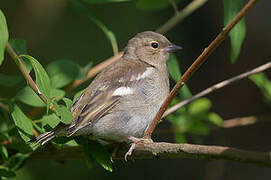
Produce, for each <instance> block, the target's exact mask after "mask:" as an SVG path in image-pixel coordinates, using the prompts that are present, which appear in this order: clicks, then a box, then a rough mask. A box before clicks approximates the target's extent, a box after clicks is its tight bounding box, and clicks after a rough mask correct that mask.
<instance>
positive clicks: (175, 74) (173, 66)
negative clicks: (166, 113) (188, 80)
mask: <svg viewBox="0 0 271 180" xmlns="http://www.w3.org/2000/svg"><path fill="white" fill-rule="evenodd" d="M168 72H169V74H170V77H171V78H172V79H173V80H174V81H175V82H178V81H179V80H180V79H181V76H182V73H181V69H180V65H179V62H178V59H177V57H176V56H175V55H174V54H171V55H170V57H169V60H168ZM180 96H181V99H187V98H190V97H191V96H192V94H191V92H190V90H189V88H188V87H187V85H184V86H183V87H182V88H181V90H180Z"/></svg>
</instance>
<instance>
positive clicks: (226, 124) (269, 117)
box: [221, 114, 271, 128]
mask: <svg viewBox="0 0 271 180" xmlns="http://www.w3.org/2000/svg"><path fill="white" fill-rule="evenodd" d="M270 121H271V114H265V115H259V116H247V117H238V118H233V119H229V120H225V121H223V123H222V126H221V127H222V128H234V127H239V126H248V125H253V124H256V123H263V122H270Z"/></svg>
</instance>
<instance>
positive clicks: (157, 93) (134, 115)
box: [81, 84, 168, 142]
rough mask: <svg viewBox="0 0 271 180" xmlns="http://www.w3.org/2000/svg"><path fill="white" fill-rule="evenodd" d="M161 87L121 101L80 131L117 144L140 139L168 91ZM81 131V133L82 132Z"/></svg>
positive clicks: (142, 90)
mask: <svg viewBox="0 0 271 180" xmlns="http://www.w3.org/2000/svg"><path fill="white" fill-rule="evenodd" d="M161 89H162V88H161V87H160V88H159V87H157V86H156V87H155V88H152V87H151V86H150V84H149V86H148V88H145V89H144V88H143V89H141V90H140V92H138V93H137V96H134V97H127V99H129V100H126V99H122V101H121V104H119V105H118V107H116V109H114V112H113V113H109V114H107V115H105V116H104V117H102V118H101V119H99V120H98V121H96V122H94V123H93V124H91V125H89V126H86V127H85V128H83V129H82V131H84V132H88V133H89V132H91V135H92V136H93V137H94V138H97V139H99V138H100V139H105V140H112V141H117V142H123V141H127V137H128V136H133V137H137V138H141V137H142V136H143V134H144V132H145V131H146V129H147V128H148V126H149V125H150V124H151V122H152V120H153V119H154V117H155V115H156V113H157V112H158V110H159V109H160V106H161V105H162V103H163V101H164V100H165V99H166V97H167V95H168V91H161ZM82 131H81V132H82Z"/></svg>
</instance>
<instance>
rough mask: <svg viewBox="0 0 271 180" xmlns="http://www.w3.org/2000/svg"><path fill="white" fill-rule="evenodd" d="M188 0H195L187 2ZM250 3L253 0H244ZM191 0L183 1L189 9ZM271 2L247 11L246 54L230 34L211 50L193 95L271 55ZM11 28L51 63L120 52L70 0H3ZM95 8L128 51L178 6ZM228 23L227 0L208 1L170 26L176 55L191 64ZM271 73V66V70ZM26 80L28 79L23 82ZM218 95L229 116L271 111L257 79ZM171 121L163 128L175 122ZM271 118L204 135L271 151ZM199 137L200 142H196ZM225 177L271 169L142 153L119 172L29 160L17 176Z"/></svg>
mask: <svg viewBox="0 0 271 180" xmlns="http://www.w3.org/2000/svg"><path fill="white" fill-rule="evenodd" d="M186 2H188V1H186ZM244 2H247V1H244ZM184 4H185V3H180V4H179V6H180V7H181V8H182V7H183V6H184ZM270 7H271V2H270V1H259V2H258V3H257V4H256V5H255V6H254V7H253V9H251V10H250V12H249V13H248V15H247V16H246V24H247V34H246V38H245V40H244V44H243V48H242V51H241V54H240V56H239V58H238V60H237V62H236V63H234V64H231V62H230V59H229V55H230V44H229V40H228V39H227V40H226V41H225V42H224V43H222V45H221V46H220V47H218V49H217V50H216V51H215V52H214V53H213V54H212V55H211V56H210V57H209V59H208V61H207V62H206V63H204V64H203V65H202V67H201V68H200V69H199V70H198V71H197V72H196V73H195V74H194V75H193V77H192V78H191V79H190V80H189V81H188V83H187V84H188V86H189V88H190V90H191V91H192V93H193V94H195V93H197V92H199V91H200V90H203V89H205V88H207V87H209V86H210V85H213V84H215V83H217V82H220V81H222V80H224V79H227V78H230V77H232V76H235V75H237V74H240V73H242V72H244V71H247V70H249V69H252V68H254V67H257V66H259V65H261V64H263V63H265V62H267V61H268V60H270V59H271V55H270V48H271V35H270V32H271V25H270V13H269V12H270ZM0 8H1V10H2V11H3V12H4V14H5V16H6V18H7V23H8V27H9V33H10V38H22V39H25V40H26V41H27V46H28V52H29V54H31V55H32V56H34V57H36V58H37V59H38V60H39V61H40V62H41V63H42V64H43V65H46V64H47V63H49V62H51V61H53V60H56V59H59V58H66V59H71V60H73V61H76V62H77V63H79V64H81V65H82V66H83V65H86V64H87V63H88V62H89V61H93V62H94V63H95V64H97V63H99V62H101V61H103V60H105V59H107V58H108V57H111V56H112V49H111V46H110V43H109V41H108V40H107V39H106V37H105V36H104V34H103V32H102V31H100V29H98V27H97V26H96V25H95V24H93V23H92V22H91V21H90V20H89V19H87V18H86V17H84V16H81V15H79V14H78V13H77V12H76V11H74V9H73V8H72V6H71V5H70V4H69V2H68V1H66V0H55V1H44V0H1V1H0ZM89 9H90V10H91V12H92V13H94V14H96V15H97V16H99V17H100V18H101V19H102V21H103V22H104V23H105V24H106V25H107V26H108V27H110V29H111V30H112V31H113V32H114V33H115V35H116V38H117V40H118V44H119V48H120V50H121V49H122V48H123V47H124V46H125V45H126V42H127V41H128V40H129V39H130V38H131V37H133V36H134V35H135V34H136V33H138V32H141V31H145V30H155V29H157V28H158V27H159V26H160V25H162V24H163V23H164V22H166V21H167V20H168V19H169V18H170V17H171V16H172V15H173V10H172V8H171V7H168V8H165V9H163V10H160V11H141V10H137V9H136V8H135V4H134V2H125V3H110V4H105V5H104V4H103V5H90V6H89ZM222 28H223V7H222V1H221V0H220V1H215V0H209V1H208V2H207V3H206V4H205V5H204V6H203V7H202V8H200V9H199V10H197V11H196V12H195V13H193V14H192V15H191V16H190V17H188V18H186V19H185V20H184V21H183V22H182V23H179V24H178V25H176V26H175V27H174V28H173V29H172V30H170V31H169V32H167V33H166V36H167V37H168V38H169V39H170V40H171V41H172V42H174V43H175V44H178V45H181V46H183V47H184V50H183V51H182V52H178V53H177V54H176V55H177V56H178V59H179V61H180V64H181V69H182V71H184V70H185V69H187V67H188V66H189V65H190V64H191V63H192V62H193V61H194V60H195V58H196V57H197V56H198V55H199V54H200V53H201V52H202V51H203V50H204V48H205V47H207V46H208V44H209V43H210V42H211V41H212V40H213V39H214V38H215V36H216V35H217V34H218V33H219V32H220V30H221V29H222ZM0 71H1V72H3V73H6V74H19V71H18V69H17V67H16V66H15V64H14V63H13V61H11V60H5V61H4V63H3V65H2V66H1V67H0ZM269 74H270V73H269ZM23 86H24V83H22V84H21V87H23ZM19 88H20V87H17V88H14V89H10V88H3V87H1V89H0V94H1V96H2V97H3V96H4V97H12V96H14V95H15V94H16V92H17V91H18V89H19ZM208 98H210V99H211V100H212V104H213V106H212V111H214V112H216V113H218V114H219V115H221V116H222V118H223V119H225V120H226V119H230V118H235V117H241V116H249V115H259V114H266V113H268V112H269V111H270V108H269V107H268V106H267V105H266V104H265V103H264V102H263V96H262V94H261V93H260V91H259V90H258V88H257V87H256V86H255V85H254V84H253V83H252V82H251V81H250V80H247V79H246V80H242V81H239V82H237V83H234V84H232V85H230V86H228V87H225V88H223V89H220V90H218V91H216V92H214V93H212V94H211V95H209V96H208ZM168 126H169V123H167V122H164V123H163V124H162V125H160V126H159V128H167V127H168ZM270 129H271V123H262V124H257V125H253V126H246V127H238V128H231V129H216V130H213V131H211V133H210V134H209V135H208V136H206V137H202V138H203V142H204V144H206V145H224V146H231V147H237V148H243V149H247V150H255V151H270V149H271V143H270V138H269V137H270V135H271V133H270ZM171 137H172V134H170V133H169V134H160V135H159V136H158V138H157V136H156V137H155V139H156V140H157V141H158V140H160V141H162V140H163V141H173V140H172V138H171ZM190 143H193V142H190ZM75 178H76V179H77V178H79V179H90V178H97V179H105V178H112V179H120V178H123V179H124V178H125V179H127V178H129V179H150V178H153V179H177V178H178V179H180V178H183V179H184V178H185V179H206V180H207V179H208V180H209V179H211V180H216V179H223V180H235V179H236V180H237V179H238V180H240V179H246V180H250V179H251V180H252V179H261V180H265V179H266V180H267V179H268V180H269V179H270V178H271V170H270V169H269V168H264V167H260V166H256V165H246V164H239V163H233V162H225V161H216V162H208V161H200V160H190V159H187V160H186V159H177V160H136V161H130V162H128V163H125V162H123V161H116V162H115V163H114V171H113V173H109V172H107V171H105V170H104V169H103V168H102V167H100V166H98V165H96V166H94V168H92V169H88V168H87V167H86V165H85V162H84V161H80V160H78V161H68V162H64V163H58V162H53V161H34V160H32V161H28V162H27V165H26V166H25V167H24V168H23V169H22V170H20V171H19V172H18V175H17V177H16V178H14V179H20V180H32V179H33V180H36V179H39V180H43V179H44V180H45V179H65V180H69V179H75Z"/></svg>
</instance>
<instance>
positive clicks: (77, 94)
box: [72, 89, 85, 103]
mask: <svg viewBox="0 0 271 180" xmlns="http://www.w3.org/2000/svg"><path fill="white" fill-rule="evenodd" d="M84 91H85V90H84V89H83V90H81V91H78V92H77V93H75V95H74V96H73V100H72V103H75V101H76V100H77V98H78V97H79V96H81V94H82V93H83V92H84Z"/></svg>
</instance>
